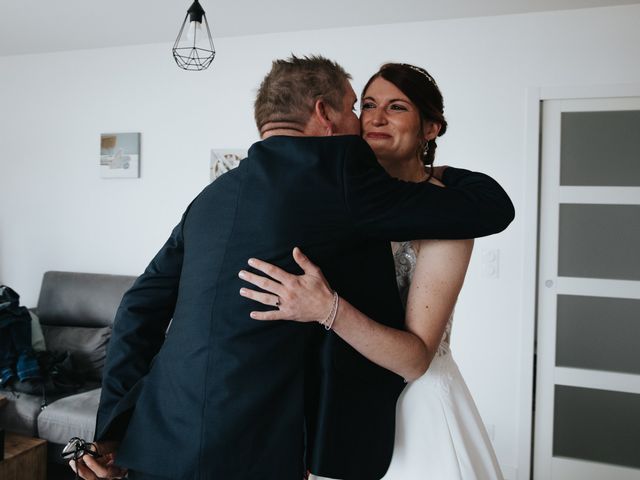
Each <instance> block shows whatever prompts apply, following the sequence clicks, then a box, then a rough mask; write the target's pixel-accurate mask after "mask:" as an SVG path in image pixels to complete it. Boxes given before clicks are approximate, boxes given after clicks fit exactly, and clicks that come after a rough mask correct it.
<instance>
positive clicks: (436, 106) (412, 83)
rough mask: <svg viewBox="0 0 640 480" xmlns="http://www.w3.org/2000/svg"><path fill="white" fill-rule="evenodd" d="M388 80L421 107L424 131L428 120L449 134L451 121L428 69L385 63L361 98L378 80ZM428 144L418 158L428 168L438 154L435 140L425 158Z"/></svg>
mask: <svg viewBox="0 0 640 480" xmlns="http://www.w3.org/2000/svg"><path fill="white" fill-rule="evenodd" d="M378 77H381V78H384V79H385V80H386V81H387V82H391V83H393V84H394V85H395V86H396V87H397V88H398V89H399V90H400V91H401V92H402V93H404V94H405V95H406V96H407V97H408V98H409V100H411V102H412V103H413V104H414V105H415V106H416V107H417V108H418V111H419V112H420V131H421V132H422V125H423V123H424V122H425V121H427V122H434V123H438V124H440V125H441V128H440V133H438V136H439V137H440V136H442V135H444V134H445V132H446V131H447V121H446V120H445V118H444V102H443V100H442V93H441V92H440V89H439V88H438V85H437V84H436V81H435V80H434V79H433V77H432V76H431V75H429V72H427V71H426V70H425V69H424V68H420V67H416V66H414V65H409V64H408V63H385V64H384V65H382V66H381V67H380V70H378V71H377V72H376V73H375V74H374V75H373V76H372V77H371V78H370V79H369V81H368V82H367V84H366V85H365V86H364V89H363V90H362V95H361V98H363V97H364V95H365V93H366V91H367V89H368V88H369V86H370V85H371V82H373V81H374V80H375V79H376V78H378ZM425 146H426V143H425V142H423V143H422V144H421V145H420V151H419V152H418V155H419V156H420V158H421V159H422V162H423V163H424V164H425V166H431V165H433V160H434V158H435V154H436V148H437V147H438V145H437V144H436V141H435V139H433V140H429V145H428V149H427V154H426V155H424V154H423V152H424V149H425Z"/></svg>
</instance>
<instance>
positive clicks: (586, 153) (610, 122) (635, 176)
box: [560, 110, 640, 187]
mask: <svg viewBox="0 0 640 480" xmlns="http://www.w3.org/2000/svg"><path fill="white" fill-rule="evenodd" d="M561 128H562V138H561V143H560V145H561V146H560V185H576V186H578V185H583V186H599V185H601V186H626V187H637V186H640V111H637V110H636V111H633V110H632V111H618V112H615V111H612V112H563V113H562V127H561Z"/></svg>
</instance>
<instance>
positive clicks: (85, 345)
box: [42, 325, 111, 380]
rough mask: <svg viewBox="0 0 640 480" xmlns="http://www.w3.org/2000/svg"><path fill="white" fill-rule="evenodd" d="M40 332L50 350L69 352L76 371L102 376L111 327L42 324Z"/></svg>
mask: <svg viewBox="0 0 640 480" xmlns="http://www.w3.org/2000/svg"><path fill="white" fill-rule="evenodd" d="M42 333H43V334H44V338H45V342H46V344H47V349H48V350H49V351H50V352H69V353H70V354H71V356H72V358H73V364H74V367H75V368H76V369H77V370H78V373H81V374H83V375H87V377H88V378H93V379H98V380H99V379H101V378H102V368H103V367H104V362H105V359H106V357H107V343H109V338H110V337H111V327H103V328H92V327H63V326H57V325H42Z"/></svg>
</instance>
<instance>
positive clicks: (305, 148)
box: [78, 57, 513, 480]
mask: <svg viewBox="0 0 640 480" xmlns="http://www.w3.org/2000/svg"><path fill="white" fill-rule="evenodd" d="M349 78H350V76H349V75H348V74H347V73H346V72H345V71H344V70H343V69H342V67H340V66H339V65H337V64H336V63H335V62H332V61H330V60H327V59H325V58H322V57H305V58H296V57H292V58H291V59H288V60H278V61H275V62H274V63H273V67H272V70H271V72H270V73H269V74H268V75H267V76H266V77H265V79H264V80H263V82H262V85H261V87H260V90H259V92H258V96H257V99H256V104H255V116H256V123H257V125H258V129H259V130H260V134H261V138H262V141H260V142H257V143H256V144H254V145H253V146H252V147H251V148H250V150H249V154H248V157H247V158H246V159H244V160H243V161H242V162H241V163H240V166H239V167H238V168H236V169H235V170H232V171H231V172H229V173H227V174H225V175H223V176H221V177H220V178H218V179H217V180H216V181H215V182H213V183H212V184H211V185H209V186H208V187H206V188H205V189H204V190H203V191H202V192H201V193H200V194H199V195H198V196H197V197H196V198H195V199H194V200H193V202H192V203H191V204H190V205H189V206H188V207H187V209H186V211H185V213H184V214H183V216H182V219H181V221H180V223H179V224H178V226H177V227H176V228H175V229H174V230H173V232H172V234H171V236H170V237H169V239H168V240H167V242H166V244H165V245H164V246H163V247H162V249H161V250H160V251H159V252H158V254H157V255H156V256H155V258H154V259H153V260H152V261H151V263H150V264H149V266H148V267H147V269H146V270H145V272H144V273H143V274H142V275H141V276H140V277H139V278H138V279H137V281H136V282H135V284H134V286H133V287H132V288H131V289H130V290H129V291H128V292H127V293H126V294H125V296H124V298H123V300H122V304H121V306H120V308H119V310H118V313H117V316H116V320H115V323H114V329H113V335H112V338H111V342H110V345H109V352H108V356H107V361H106V366H105V370H104V379H103V385H102V397H101V400H100V407H99V411H98V418H97V425H96V441H97V447H98V450H99V452H100V453H101V454H102V455H103V456H102V457H100V458H98V459H94V458H92V457H89V456H85V460H83V461H81V462H80V463H79V464H78V469H79V472H80V474H81V475H82V476H83V478H87V479H92V478H97V477H96V475H97V476H99V477H103V478H114V477H116V476H118V475H121V474H122V472H123V471H122V470H120V469H119V468H116V467H115V466H113V465H112V462H113V461H114V457H115V455H116V454H117V458H115V462H116V463H117V464H118V465H120V466H122V467H126V468H128V469H129V476H130V478H133V479H162V478H165V479H222V480H236V479H237V480H240V479H252V480H253V479H260V480H300V479H301V478H302V475H303V472H304V471H305V469H306V468H307V467H308V466H310V468H312V470H313V471H314V473H317V474H319V475H327V476H332V477H338V478H345V479H350V480H373V479H378V478H380V477H382V476H383V474H384V473H385V471H386V469H387V466H388V464H389V461H390V458H391V452H392V449H393V436H394V432H393V425H394V415H395V400H396V399H397V396H398V394H399V393H400V391H401V389H402V385H403V381H402V379H401V378H399V377H398V376H396V375H395V374H392V373H390V372H388V371H386V370H384V369H382V368H380V367H378V366H376V365H373V364H372V363H370V362H368V361H367V360H366V359H364V357H361V356H360V355H359V354H358V353H357V352H355V350H353V349H351V347H349V346H348V345H346V344H345V343H344V342H342V341H341V340H340V339H339V338H337V337H336V336H335V335H333V333H332V332H327V331H325V330H324V329H323V328H322V327H321V326H320V325H317V324H313V325H311V324H299V323H294V322H286V321H283V322H266V323H265V322H260V321H256V320H252V319H251V318H250V316H249V313H250V311H251V310H252V309H255V305H252V302H251V301H249V300H247V299H246V298H243V297H241V296H240V295H238V290H239V289H240V287H241V286H242V283H241V281H240V280H239V279H238V277H237V273H238V272H239V271H240V270H242V269H244V268H246V262H247V260H248V259H249V258H250V257H257V258H261V259H264V260H267V261H269V262H271V263H275V264H277V265H279V266H280V267H282V268H284V269H286V270H288V271H291V272H297V271H298V269H297V267H296V265H295V263H294V262H293V259H292V257H291V251H292V248H293V247H294V246H299V247H301V248H302V249H303V251H305V253H306V254H307V255H308V256H309V257H310V258H311V259H312V260H313V261H314V262H315V263H316V264H318V265H319V266H320V267H321V268H322V270H323V272H324V273H325V275H326V276H327V278H328V280H329V282H330V283H331V284H332V285H333V286H334V287H335V288H336V289H337V290H338V291H340V294H341V295H342V296H343V297H344V298H345V299H347V300H348V301H349V302H350V303H352V304H353V305H354V306H356V307H357V308H360V309H362V310H363V311H364V312H365V313H367V314H369V315H370V316H372V317H373V318H376V319H381V321H385V322H387V324H389V325H392V326H395V327H399V326H401V325H402V319H403V317H404V313H403V310H402V306H401V303H400V299H399V296H398V292H397V287H396V284H395V275H394V266H393V259H392V256H391V252H390V247H389V241H390V240H408V239H417V238H469V237H477V236H482V235H489V234H492V233H496V232H498V231H501V230H502V229H504V228H505V227H506V226H507V225H508V224H509V223H510V222H511V220H512V219H513V206H512V204H511V202H510V200H509V198H508V196H507V195H506V193H505V192H504V191H503V190H502V188H500V186H499V185H498V184H497V183H496V182H495V181H493V180H492V179H490V178H489V177H487V176H485V175H483V174H479V173H472V172H468V171H465V170H458V169H454V168H448V169H446V170H445V171H444V174H443V175H442V181H443V182H444V183H445V184H446V185H447V187H448V188H440V187H437V186H435V185H432V184H430V183H423V184H416V183H406V182H401V181H397V180H394V179H392V178H391V177H389V176H388V175H387V174H386V173H385V172H384V170H383V169H382V168H381V167H380V166H379V164H378V163H377V161H376V158H375V156H374V155H373V152H372V151H371V149H370V148H369V147H368V145H367V144H366V143H365V142H364V141H363V140H362V139H361V138H360V137H359V136H358V133H359V122H358V119H357V117H356V115H355V113H354V111H353V106H354V104H355V101H356V95H355V93H354V92H353V89H352V87H351V85H350V83H349ZM433 204H437V205H438V211H439V212H440V213H441V214H439V215H437V216H436V215H430V212H432V210H430V208H429V207H430V206H431V205H433ZM170 322H171V327H170V328H169V330H168V331H167V327H168V325H169V323H170ZM165 332H166V336H165Z"/></svg>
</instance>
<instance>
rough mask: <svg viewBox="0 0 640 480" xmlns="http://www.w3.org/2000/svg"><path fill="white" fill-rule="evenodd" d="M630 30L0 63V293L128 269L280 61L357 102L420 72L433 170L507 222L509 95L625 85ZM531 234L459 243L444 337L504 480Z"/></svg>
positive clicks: (497, 24)
mask: <svg viewBox="0 0 640 480" xmlns="http://www.w3.org/2000/svg"><path fill="white" fill-rule="evenodd" d="M639 20H640V6H627V7H614V8H600V9H589V10H574V11H566V12H555V13H539V14H527V15H515V16H501V17H487V18H474V19H462V20H447V21H436V22H427V23H412V24H399V25H388V26H377V27H361V28H348V29H335V30H323V31H314V32H298V33H287V34H280V35H264V36H254V37H234V38H226V39H224V38H223V39H218V40H217V42H216V48H217V50H218V56H217V58H216V59H215V61H214V63H213V66H212V67H211V69H210V70H209V71H206V72H201V73H193V72H183V71H181V70H179V69H178V68H177V67H176V66H175V65H174V64H173V60H172V58H171V55H170V45H168V44H166V45H146V46H137V47H128V48H113V49H102V50H87V51H76V52H64V53H58V54H47V55H28V56H18V57H4V58H0V212H1V214H0V283H6V284H8V285H11V286H12V287H13V288H14V289H15V290H17V291H18V292H20V293H21V294H22V297H23V301H24V304H26V305H29V306H31V305H34V304H35V303H36V301H37V295H38V291H39V282H40V279H41V277H42V273H43V272H44V271H46V270H50V269H59V270H77V271H86V272H105V273H120V274H133V275H135V274H138V273H140V272H141V271H142V269H143V268H144V267H145V265H146V263H147V262H148V260H149V259H150V257H151V256H152V255H153V253H155V251H156V250H157V249H158V248H159V247H160V246H161V244H162V243H163V241H164V239H165V237H166V236H167V235H168V233H169V231H170V229H171V228H172V226H173V225H174V224H175V223H177V222H178V220H179V216H180V214H181V212H182V210H183V208H184V207H185V206H186V204H187V203H188V201H189V200H190V199H191V198H192V197H193V196H194V195H196V194H197V193H198V192H199V190H200V189H201V188H202V187H204V186H205V185H206V184H207V182H208V160H209V150H210V149H211V148H212V147H218V148H225V147H226V148H230V147H248V146H249V145H250V144H251V143H253V142H254V141H256V140H257V134H256V131H255V127H254V125H253V120H252V99H253V96H254V92H255V89H256V87H257V85H258V84H259V82H260V79H261V77H262V76H263V75H264V73H265V72H266V71H267V70H268V68H269V66H270V61H271V59H273V58H276V57H283V56H286V55H288V54H289V53H290V52H295V53H298V54H305V53H322V54H324V55H326V56H328V57H332V58H335V59H337V60H338V61H339V62H341V63H342V64H343V65H344V66H345V67H346V68H347V70H349V71H350V72H351V73H352V74H353V76H354V84H355V87H356V90H357V91H358V90H359V89H360V88H361V87H362V85H363V84H364V82H365V81H366V79H367V78H368V76H369V75H370V74H371V73H372V72H373V71H374V70H375V69H376V68H377V67H378V66H379V65H380V64H381V63H383V62H385V61H389V60H393V61H407V62H412V63H415V64H418V65H421V66H425V67H427V68H428V70H429V71H430V72H431V73H432V74H433V75H434V77H435V78H436V79H437V81H438V83H439V84H440V85H441V88H442V90H443V93H444V96H445V106H446V111H445V113H446V114H447V117H448V120H449V124H450V130H449V132H448V133H447V134H446V136H445V137H443V138H442V139H441V141H440V142H439V147H440V148H439V149H438V158H437V162H438V163H441V164H452V165H458V166H461V167H466V168H471V169H478V170H482V171H485V172H487V173H490V174H491V175H493V176H495V177H496V178H497V179H498V180H499V181H500V182H501V183H502V184H503V185H504V186H505V187H506V189H507V190H508V191H509V192H510V194H511V195H512V198H513V201H514V203H515V205H516V210H518V211H520V212H522V211H523V210H524V207H525V206H526V205H527V204H531V202H532V197H531V196H530V197H529V198H525V192H526V191H527V187H528V186H529V187H530V186H531V184H532V183H531V182H534V183H535V178H525V171H526V165H525V149H526V148H527V145H526V128H527V127H526V118H527V117H526V111H525V109H526V100H527V88H528V87H536V86H553V85H568V86H588V85H600V84H614V83H638V82H640V62H638V61H637V59H638V58H640V29H639V28H638V25H639V24H640V23H639ZM128 131H131V132H135V131H138V132H142V160H141V162H142V174H141V178H140V179H136V180H101V179H100V178H98V167H97V165H98V156H99V135H100V133H102V132H128ZM594 134H597V132H594ZM527 202H529V203H527ZM434 208H435V207H434ZM531 224H532V221H531V219H526V218H523V217H522V216H521V217H519V218H517V219H516V221H515V222H514V224H513V225H512V226H511V227H510V228H509V229H508V230H507V231H506V232H504V233H502V234H500V235H497V236H494V237H490V238H487V239H481V240H479V241H478V242H477V243H476V253H475V254H474V259H473V260H472V265H471V269H470V272H469V275H468V278H467V283H466V286H465V288H464V290H463V293H462V296H461V299H460V302H459V304H458V308H457V314H456V326H455V328H454V342H453V343H454V345H453V348H454V352H455V355H456V356H457V359H458V362H459V364H460V367H461V370H462V372H463V374H464V375H465V376H466V378H467V380H468V383H469V386H470V389H471V391H472V393H473V394H474V396H475V398H476V401H477V403H478V406H479V408H480V411H481V413H482V416H483V418H484V420H485V422H486V423H487V424H489V425H491V426H493V430H494V443H495V446H496V449H497V453H498V456H499V459H500V462H501V464H502V465H503V467H504V468H505V473H506V474H507V476H508V477H509V478H516V474H517V477H518V478H521V479H523V478H528V463H527V462H528V460H527V459H528V445H529V441H528V438H527V436H528V434H529V425H528V424H527V418H528V416H527V412H528V411H529V410H530V405H528V404H526V403H524V402H522V401H521V393H522V392H524V393H525V398H526V394H527V388H530V377H531V375H530V373H527V372H525V374H523V373H522V371H521V370H522V368H521V366H522V365H523V364H524V365H526V364H527V362H528V361H529V360H530V359H528V358H523V353H524V354H526V355H528V353H527V349H526V348H525V349H523V346H522V345H521V332H523V331H527V329H528V327H529V325H528V324H527V323H525V322H530V321H531V318H532V316H531V314H530V312H524V314H523V311H522V307H523V305H525V304H523V302H524V300H523V298H526V297H528V296H529V297H530V295H531V292H527V291H523V290H524V289H523V287H522V285H524V284H527V283H528V282H529V283H530V279H531V278H532V275H534V274H535V272H533V271H524V268H523V265H524V260H523V258H525V256H526V255H530V253H531V251H530V249H528V248H527V244H529V245H530V244H531V243H530V240H529V238H527V235H530V234H531V228H530V226H531ZM484 249H499V250H500V262H501V265H500V278H499V279H496V280H488V279H485V278H483V276H482V269H481V268H480V267H481V263H480V252H481V251H482V250H484ZM531 341H532V339H525V342H531ZM525 346H526V344H525Z"/></svg>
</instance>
